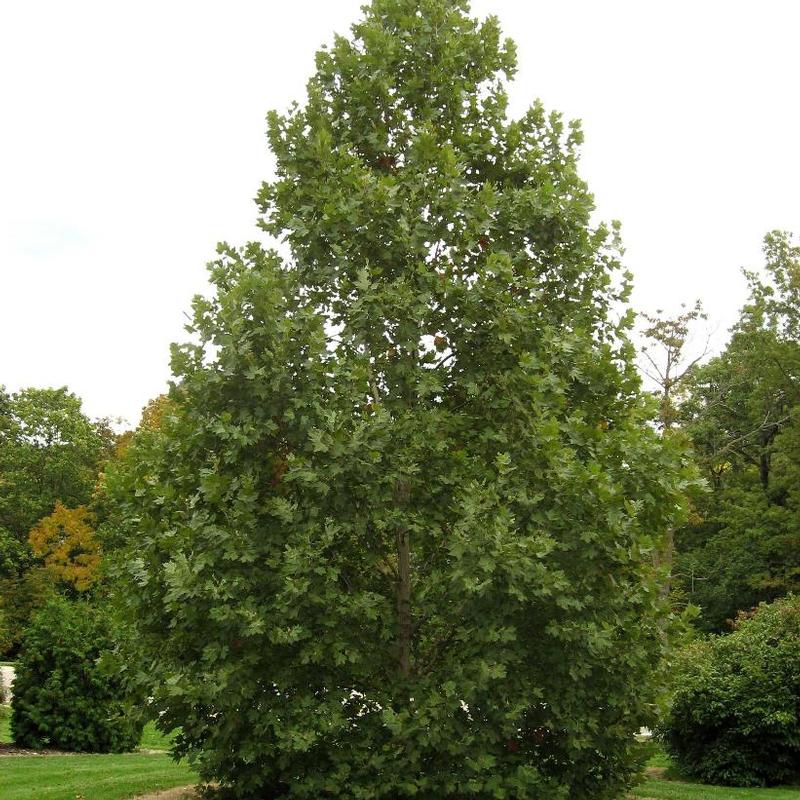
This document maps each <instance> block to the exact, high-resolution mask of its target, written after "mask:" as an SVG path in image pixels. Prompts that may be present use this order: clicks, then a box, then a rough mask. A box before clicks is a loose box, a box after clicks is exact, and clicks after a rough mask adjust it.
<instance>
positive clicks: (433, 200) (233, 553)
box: [106, 0, 684, 800]
mask: <svg viewBox="0 0 800 800" xmlns="http://www.w3.org/2000/svg"><path fill="white" fill-rule="evenodd" d="M514 70H515V56H514V48H513V45H512V44H511V43H510V42H503V41H502V40H501V38H500V32H499V29H498V25H497V22H496V20H494V19H493V18H490V19H488V20H486V21H485V22H483V23H479V22H477V21H475V20H473V19H471V18H470V17H469V16H468V15H467V13H466V4H465V3H464V2H456V1H455V0H375V2H373V4H372V5H371V6H369V7H368V8H367V9H366V16H365V18H364V20H363V21H362V22H360V23H359V24H357V25H356V26H355V27H354V29H353V37H352V38H351V39H345V38H337V39H336V41H335V43H334V45H333V47H332V48H331V49H330V50H323V51H321V52H320V53H319V55H318V57H317V72H316V74H315V76H314V77H313V78H312V79H311V81H310V83H309V87H308V99H307V103H306V105H305V106H304V107H302V108H301V107H295V108H293V109H292V110H291V111H290V112H289V113H288V114H287V115H285V116H280V115H278V114H272V115H271V116H270V123H269V131H270V133H269V137H270V143H271V145H272V148H273V150H274V152H275V155H276V158H277V179H276V180H275V182H273V183H270V184H266V185H264V187H263V189H262V191H261V192H260V195H259V204H260V208H261V210H262V212H263V218H262V224H263V227H264V229H265V230H266V231H267V232H269V233H270V234H272V235H274V236H276V237H281V238H285V239H286V240H288V243H289V245H290V247H291V252H292V259H291V260H290V262H289V263H282V261H281V259H280V258H279V256H278V255H277V254H276V253H274V252H271V251H265V250H264V249H262V248H261V247H260V246H258V245H255V244H252V245H249V246H248V247H246V248H244V249H243V250H236V249H233V248H230V247H227V246H223V247H221V252H220V259H219V260H218V261H217V262H215V263H214V264H213V265H212V266H211V278H212V281H213V284H214V286H215V289H216V294H215V296H214V297H213V298H212V299H208V300H205V299H198V300H197V301H196V302H195V314H194V325H193V330H194V332H195V333H196V335H197V339H198V340H199V342H198V343H197V344H192V345H187V346H184V347H181V348H177V349H176V350H175V352H174V356H173V369H174V372H175V375H176V383H175V386H174V388H173V390H172V394H171V400H172V406H171V408H170V409H168V410H167V412H166V413H165V414H164V415H163V418H162V419H161V422H160V425H159V426H158V427H157V428H156V429H152V430H144V431H142V432H140V434H138V435H137V436H136V437H134V441H133V442H132V443H131V444H130V445H129V447H128V450H127V453H126V455H125V457H124V459H123V462H124V464H123V466H122V468H119V469H117V470H113V471H112V473H109V474H108V475H107V476H106V485H107V488H108V490H109V492H110V493H111V495H112V496H113V497H115V498H116V502H117V503H118V524H119V532H118V535H119V536H120V539H121V540H122V541H125V540H127V542H128V547H129V553H128V560H127V562H126V563H123V564H122V569H121V571H122V572H123V573H124V574H123V576H122V579H123V585H122V587H121V589H120V591H119V599H120V603H121V605H122V610H123V614H124V616H125V618H126V619H128V620H130V621H131V622H132V623H133V626H134V630H133V632H132V637H131V639H132V647H134V648H138V651H139V658H140V661H139V666H138V667H133V666H132V667H130V669H129V677H130V680H131V682H132V683H134V684H138V685H139V687H140V689H141V691H142V693H143V694H150V693H152V694H153V695H154V702H153V709H154V710H155V711H157V712H158V713H159V714H160V715H161V716H160V723H159V724H160V725H162V726H163V727H164V729H165V730H166V729H169V728H172V727H173V726H180V727H181V729H182V734H181V737H180V738H179V740H178V752H179V753H188V754H190V755H191V756H192V757H193V758H195V759H196V760H197V761H198V763H199V766H200V769H201V772H202V774H203V775H204V776H205V777H208V778H216V779H218V780H219V781H220V782H221V783H222V784H223V786H227V787H230V788H231V790H232V791H233V793H234V794H235V795H236V796H237V797H254V796H257V797H265V796H271V794H270V793H281V792H289V793H291V796H293V797H298V798H300V797H304V798H312V797H313V798H317V797H321V796H324V797H347V798H353V797H363V798H366V797H369V798H388V797H392V798H398V797H410V796H415V795H418V796H424V797H440V798H445V797H451V798H455V797H470V798H483V797H485V798H488V797H493V798H501V797H516V798H548V800H557V799H558V798H567V797H569V798H571V799H572V800H580V798H592V800H602V798H612V797H618V796H619V793H620V791H621V789H622V788H623V787H624V786H626V785H627V784H628V783H629V781H630V780H631V776H632V774H633V772H634V771H635V764H634V762H635V757H636V754H635V750H634V745H635V743H634V739H633V736H632V733H633V732H634V731H635V730H636V729H637V728H638V726H639V725H641V724H643V723H646V722H647V721H648V720H649V719H650V714H651V709H652V705H651V702H652V699H653V694H654V689H653V687H652V683H651V674H652V671H653V669H654V667H655V665H656V663H657V661H658V658H659V655H660V650H661V646H662V627H661V624H660V604H659V601H658V596H657V592H655V591H654V573H653V569H652V565H651V558H650V552H651V550H652V548H653V547H654V546H658V545H659V544H660V538H661V537H662V536H663V535H664V532H665V530H666V529H667V528H669V527H670V526H671V525H672V524H674V523H675V522H676V521H677V519H678V517H679V516H680V514H681V507H682V499H681V497H682V496H681V487H682V483H683V480H684V477H683V475H682V469H683V467H682V462H681V458H680V456H679V454H678V453H676V452H675V451H674V449H673V448H672V447H671V445H670V443H668V442H662V441H660V440H659V437H658V435H657V433H656V432H655V431H654V430H653V429H652V427H651V426H650V425H648V420H649V419H650V418H651V416H652V412H653V408H652V406H651V405H650V404H648V403H646V402H645V400H644V398H643V396H642V394H641V392H640V388H639V379H638V377H637V374H636V371H635V368H634V367H633V364H632V355H633V354H632V348H631V345H630V343H629V341H628V339H627V330H628V326H629V323H630V315H624V316H623V318H622V319H621V320H619V319H617V311H618V309H619V308H620V304H621V303H624V302H625V300H626V298H627V292H628V285H627V276H626V275H625V274H623V273H622V271H621V270H620V268H619V264H618V262H617V259H616V255H615V252H616V251H615V248H614V237H613V235H612V234H611V233H610V232H609V231H608V230H607V229H606V228H605V227H602V226H601V227H600V228H592V227H591V225H590V214H591V211H592V197H591V195H590V194H589V193H588V191H587V189H586V187H585V185H584V183H583V182H582V181H581V180H580V178H579V177H578V174H577V171H576V161H577V155H578V147H579V145H580V142H581V133H580V131H579V129H578V127H577V125H570V126H569V127H567V126H565V125H564V124H563V123H562V121H561V119H560V117H559V116H558V115H556V114H551V115H547V114H545V112H544V110H543V109H542V107H541V106H540V105H535V106H534V107H533V108H531V109H530V111H528V112H527V113H526V114H524V115H523V117H522V118H521V119H519V120H517V121H511V122H510V121H508V120H507V117H506V106H507V97H506V92H505V88H504V82H503V77H502V76H503V74H505V76H511V75H513V73H514ZM612 309H613V310H614V311H613V313H612Z"/></svg>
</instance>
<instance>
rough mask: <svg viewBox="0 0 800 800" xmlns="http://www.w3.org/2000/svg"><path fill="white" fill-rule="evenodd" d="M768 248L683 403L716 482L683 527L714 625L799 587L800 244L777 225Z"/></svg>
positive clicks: (709, 623)
mask: <svg viewBox="0 0 800 800" xmlns="http://www.w3.org/2000/svg"><path fill="white" fill-rule="evenodd" d="M764 253H765V261H766V265H765V269H764V271H763V273H762V274H761V275H759V274H757V273H754V272H746V273H745V274H746V276H747V278H748V280H749V283H750V298H749V300H748V302H747V304H746V305H745V306H744V308H743V309H742V312H741V315H740V319H739V321H738V323H737V324H736V325H735V326H734V328H733V330H732V335H731V339H730V342H729V343H728V346H727V347H726V348H725V350H724V351H723V352H722V353H721V354H720V355H719V356H717V357H716V358H714V359H712V360H711V361H709V363H708V364H706V365H704V366H702V367H701V368H699V369H698V370H696V371H695V372H694V374H693V376H692V378H691V382H690V387H689V398H688V400H687V401H686V402H685V403H684V404H683V406H682V410H681V414H682V417H683V421H682V424H683V427H684V429H685V430H686V432H687V433H688V435H689V436H690V437H691V440H692V444H693V448H694V451H695V454H696V457H697V460H698V463H699V464H700V466H701V468H702V470H703V472H704V473H705V475H706V477H707V480H708V483H709V486H710V487H711V492H710V493H709V494H708V495H707V496H706V497H705V498H703V499H701V500H700V501H698V512H699V514H698V515H697V516H696V517H695V521H694V524H692V525H691V526H689V527H687V528H685V529H684V530H683V531H681V532H680V533H679V535H678V549H679V550H680V551H682V552H683V556H681V559H680V561H681V564H680V572H681V573H683V574H684V575H688V576H691V575H696V576H700V577H701V578H702V580H700V581H699V582H696V583H695V586H694V587H692V589H691V592H690V595H691V599H692V600H693V602H696V603H698V604H699V605H701V606H702V607H703V609H704V613H703V617H702V619H701V624H702V625H703V626H704V627H706V628H707V629H709V630H722V629H725V627H726V622H727V620H731V619H733V618H734V617H735V616H736V612H737V611H739V610H741V609H748V608H751V607H752V606H753V605H755V604H756V603H758V602H760V601H770V600H773V599H774V598H776V597H779V596H781V595H782V594H785V593H786V592H788V591H796V590H797V589H798V588H800V559H799V558H798V553H800V523H798V520H799V519H800V516H798V507H800V493H798V488H797V487H798V486H800V481H798V478H800V469H798V467H800V455H798V454H800V448H798V443H800V416H798V410H799V409H800V338H798V333H799V332H800V300H799V299H798V290H797V286H798V285H800V248H798V247H797V246H796V245H794V244H793V243H792V238H791V237H790V236H789V235H788V234H785V233H781V232H773V233H770V234H768V235H767V236H766V237H765V240H764ZM684 588H685V589H687V588H689V587H687V586H686V583H685V581H684Z"/></svg>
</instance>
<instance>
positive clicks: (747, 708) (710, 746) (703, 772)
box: [663, 596, 800, 786]
mask: <svg viewBox="0 0 800 800" xmlns="http://www.w3.org/2000/svg"><path fill="white" fill-rule="evenodd" d="M798 676H800V597H795V596H789V597H787V598H786V599H784V600H779V601H776V602H775V603H773V604H772V605H761V606H760V607H759V608H758V609H757V610H756V611H755V612H754V613H752V614H743V615H741V616H740V617H739V619H738V621H737V625H736V629H735V630H734V632H733V633H731V634H729V635H727V636H716V637H712V638H711V639H709V640H707V641H702V642H698V643H696V644H694V645H692V646H691V647H690V648H689V649H688V650H687V651H686V653H684V655H683V658H682V660H681V661H680V663H679V666H678V670H677V674H676V678H677V680H676V687H677V688H676V693H675V697H674V700H673V703H672V707H671V709H670V712H669V716H668V718H667V720H666V722H665V726H664V732H663V733H664V739H665V742H666V745H667V749H668V751H669V752H670V754H671V755H672V756H673V758H674V759H675V760H676V762H677V763H678V765H679V766H680V767H681V768H682V769H683V770H684V771H686V772H687V773H689V774H690V775H693V776H695V777H698V778H699V779H701V780H702V781H704V782H708V783H721V784H729V785H733V786H761V785H771V784H777V783H789V782H793V781H795V780H797V779H798V778H800V680H799V679H798Z"/></svg>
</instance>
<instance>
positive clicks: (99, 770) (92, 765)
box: [0, 753, 197, 800]
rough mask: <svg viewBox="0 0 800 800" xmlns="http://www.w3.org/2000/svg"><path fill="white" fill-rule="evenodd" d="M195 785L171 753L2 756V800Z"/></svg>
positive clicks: (119, 798)
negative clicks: (173, 759) (172, 757)
mask: <svg viewBox="0 0 800 800" xmlns="http://www.w3.org/2000/svg"><path fill="white" fill-rule="evenodd" d="M196 782H197V776H196V775H195V774H194V773H193V772H192V770H191V769H189V767H188V766H186V765H185V764H176V763H175V762H173V761H172V759H171V758H170V757H169V756H168V755H167V754H166V753H164V754H161V753H155V754H142V753H128V754H125V755H74V756H5V757H2V758H0V797H2V798H3V800H75V799H76V798H77V797H81V798H83V799H84V800H123V798H129V797H133V796H134V795H137V794H145V793H147V792H155V791H158V790H160V789H170V788H173V787H175V786H188V785H191V784H194V783H196Z"/></svg>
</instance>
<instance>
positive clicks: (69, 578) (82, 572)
mask: <svg viewBox="0 0 800 800" xmlns="http://www.w3.org/2000/svg"><path fill="white" fill-rule="evenodd" d="M90 520H91V514H90V513H89V511H88V509H87V508H86V507H85V506H78V507H77V508H67V507H66V506H63V505H62V504H61V503H56V507H55V509H54V510H53V513H52V514H50V515H49V516H47V517H44V518H43V519H41V520H39V522H38V523H37V524H36V525H35V526H34V527H33V528H32V529H31V532H30V534H29V535H28V541H29V542H30V545H31V548H32V549H33V552H34V554H35V555H37V556H39V557H40V558H43V559H44V564H45V567H46V568H47V569H48V570H49V571H50V572H51V573H52V574H53V575H54V576H55V577H56V578H57V579H58V580H60V581H62V582H63V583H65V584H67V585H68V586H71V587H72V588H73V589H75V590H77V591H79V592H83V591H86V589H88V588H89V587H90V586H91V585H92V584H93V583H94V581H95V580H96V578H97V570H98V567H99V565H100V544H99V542H98V541H97V539H96V538H95V535H94V530H93V529H92V528H91V526H90V525H89V522H90Z"/></svg>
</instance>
